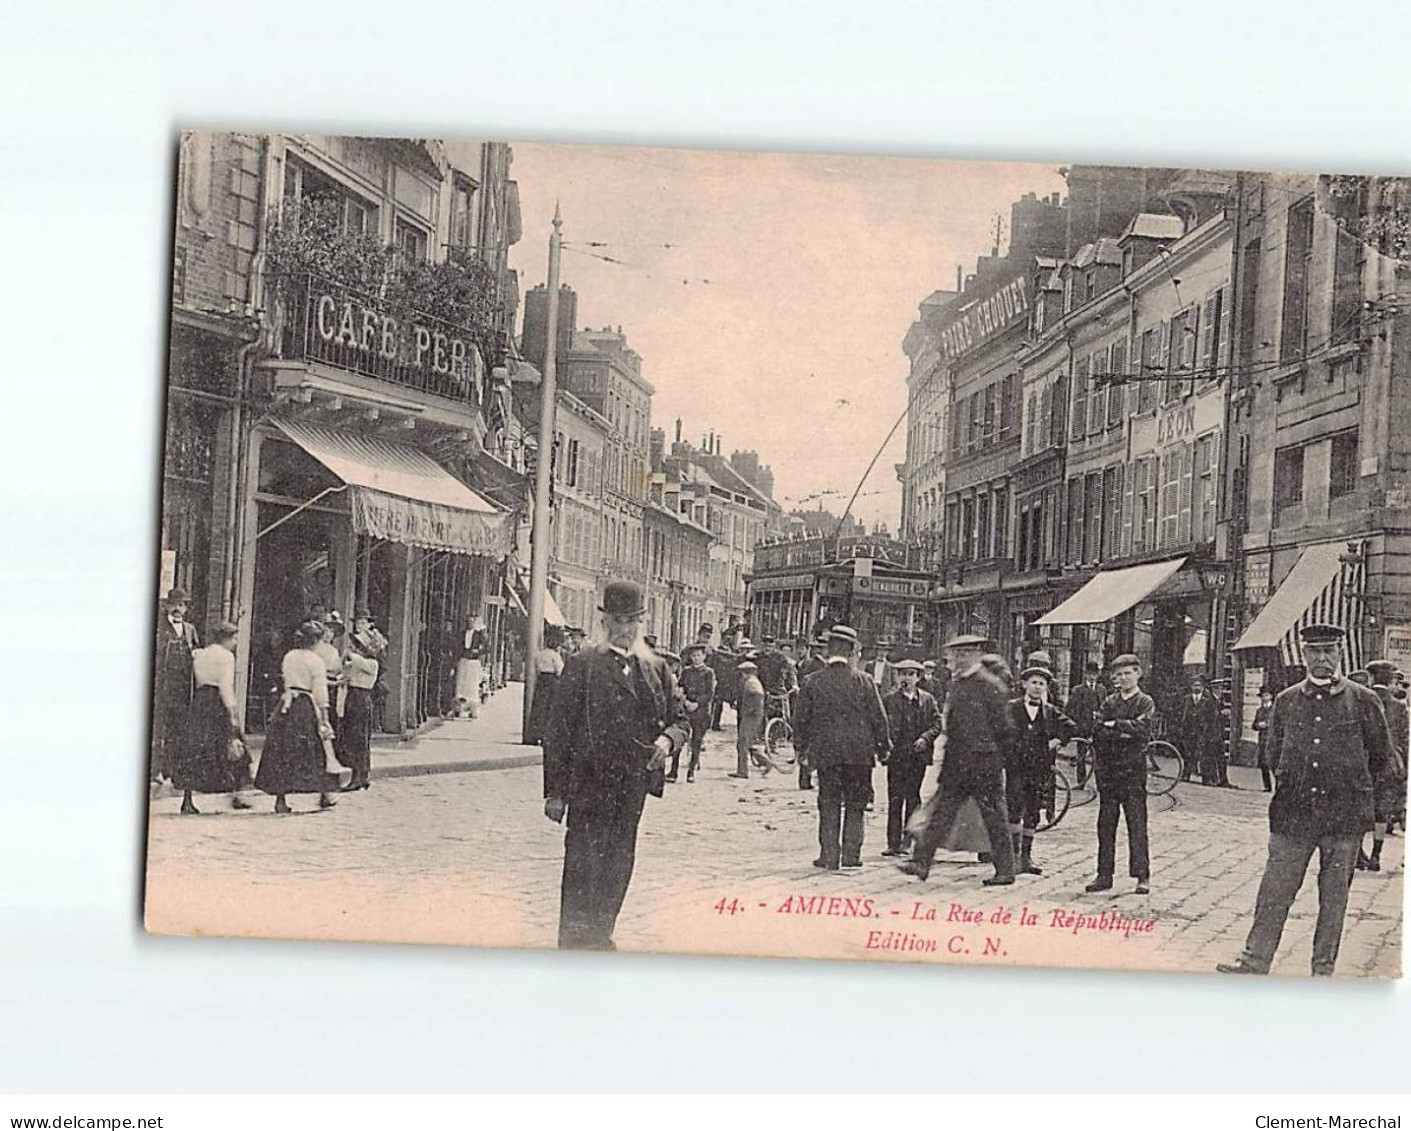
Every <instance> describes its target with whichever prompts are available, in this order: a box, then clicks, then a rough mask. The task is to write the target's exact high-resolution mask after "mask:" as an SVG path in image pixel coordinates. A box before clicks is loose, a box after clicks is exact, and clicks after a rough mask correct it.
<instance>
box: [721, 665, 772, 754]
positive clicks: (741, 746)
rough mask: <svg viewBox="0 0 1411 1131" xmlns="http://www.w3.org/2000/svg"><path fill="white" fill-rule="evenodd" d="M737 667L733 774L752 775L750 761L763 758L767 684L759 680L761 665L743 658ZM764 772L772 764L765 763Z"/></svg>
mask: <svg viewBox="0 0 1411 1131" xmlns="http://www.w3.org/2000/svg"><path fill="white" fill-rule="evenodd" d="M735 671H736V676H735V680H736V685H737V688H738V690H737V692H736V694H737V695H738V698H737V699H736V700H735V772H734V773H733V774H731V775H730V776H731V777H732V778H747V777H749V776H750V763H751V762H762V759H760V757H759V753H758V747H759V744H760V743H761V742H763V741H764V684H762V683H760V682H759V665H758V664H756V663H755V662H754V661H753V660H743V661H741V663H740V665H739V667H738V668H736V669H735ZM762 768H763V770H764V772H765V773H766V774H767V773H768V772H769V769H770V767H769V765H768V764H767V763H763V764H762Z"/></svg>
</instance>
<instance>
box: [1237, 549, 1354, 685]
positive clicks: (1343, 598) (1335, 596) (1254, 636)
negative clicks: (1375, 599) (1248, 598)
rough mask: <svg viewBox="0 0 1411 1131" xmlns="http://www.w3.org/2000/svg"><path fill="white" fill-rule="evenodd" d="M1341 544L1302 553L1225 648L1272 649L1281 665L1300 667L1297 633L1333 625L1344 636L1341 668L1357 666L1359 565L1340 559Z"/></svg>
mask: <svg viewBox="0 0 1411 1131" xmlns="http://www.w3.org/2000/svg"><path fill="white" fill-rule="evenodd" d="M1346 545H1347V543H1346V542H1324V543H1320V544H1319V545H1316V546H1309V547H1307V548H1306V549H1304V551H1303V552H1302V553H1301V554H1300V555H1299V556H1298V561H1297V562H1295V563H1294V566H1293V569H1291V570H1289V572H1288V576H1287V577H1285V578H1284V580H1283V582H1282V583H1281V584H1280V585H1279V588H1278V589H1277V590H1276V591H1275V593H1274V595H1273V596H1272V597H1271V598H1270V599H1269V603H1268V604H1267V605H1265V606H1264V608H1263V609H1261V610H1260V613H1259V615H1258V616H1257V617H1255V618H1254V623H1253V624H1251V625H1250V626H1249V627H1248V628H1247V629H1245V630H1244V634H1243V635H1242V636H1240V638H1239V640H1238V641H1237V642H1236V643H1235V645H1234V647H1233V648H1231V649H1230V650H1231V651H1232V652H1243V651H1250V650H1252V649H1255V648H1271V649H1277V650H1278V653H1279V657H1280V659H1281V660H1282V661H1283V663H1284V664H1285V666H1287V667H1302V666H1303V647H1302V645H1301V643H1300V641H1299V632H1300V630H1302V629H1303V628H1305V627H1307V626H1308V625H1310V624H1335V625H1337V626H1338V627H1339V628H1341V629H1343V630H1344V631H1345V632H1346V633H1347V635H1346V636H1345V637H1344V638H1343V656H1342V659H1343V670H1344V671H1355V670H1356V669H1357V668H1360V667H1361V666H1362V632H1361V623H1362V585H1363V577H1364V572H1365V567H1364V566H1363V564H1362V562H1361V561H1359V560H1350V561H1344V560H1343V557H1344V550H1345V548H1346Z"/></svg>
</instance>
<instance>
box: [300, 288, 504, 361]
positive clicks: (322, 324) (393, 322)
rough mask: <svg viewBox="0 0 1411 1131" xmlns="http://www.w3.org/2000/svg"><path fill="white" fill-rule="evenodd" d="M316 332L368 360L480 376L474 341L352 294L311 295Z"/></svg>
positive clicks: (331, 344)
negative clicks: (402, 317) (398, 315)
mask: <svg viewBox="0 0 1411 1131" xmlns="http://www.w3.org/2000/svg"><path fill="white" fill-rule="evenodd" d="M313 306H314V311H313V313H314V331H315V333H316V334H317V335H318V338H319V339H320V341H321V342H322V343H324V345H325V346H327V347H332V348H341V349H344V350H352V351H355V352H356V353H358V354H362V355H363V356H364V357H366V358H367V359H368V360H369V361H372V362H376V361H378V360H380V361H381V362H383V363H389V364H391V365H395V366H410V367H412V368H414V369H419V370H423V371H430V372H433V373H441V374H445V375H446V376H449V377H453V378H457V379H459V380H461V381H464V382H467V383H468V382H470V381H473V380H474V379H475V377H476V369H477V361H478V360H479V354H478V352H477V351H476V348H475V343H474V342H472V341H470V340H469V339H467V338H462V337H458V336H456V335H455V334H450V333H447V332H446V331H445V330H443V329H441V328H440V327H438V326H434V325H429V324H423V323H421V322H416V321H412V320H410V319H408V320H399V319H397V318H393V317H392V316H391V315H390V314H384V313H382V312H381V311H378V310H376V309H374V308H373V307H370V306H366V305H364V304H362V303H360V302H357V301H355V300H354V299H352V298H348V297H344V296H335V295H332V294H320V295H317V296H316V297H314V298H313Z"/></svg>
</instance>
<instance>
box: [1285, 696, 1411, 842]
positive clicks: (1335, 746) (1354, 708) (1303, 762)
mask: <svg viewBox="0 0 1411 1131" xmlns="http://www.w3.org/2000/svg"><path fill="white" fill-rule="evenodd" d="M1389 750H1390V735H1389V732H1388V731H1387V723H1386V713H1385V711H1383V709H1382V701H1381V700H1380V699H1378V698H1377V694H1376V692H1374V691H1372V690H1371V689H1369V688H1366V687H1362V686H1359V685H1358V684H1356V683H1353V682H1352V681H1351V680H1350V679H1343V678H1341V677H1338V678H1336V679H1334V680H1333V681H1332V683H1330V684H1326V685H1322V686H1320V685H1318V684H1315V683H1313V682H1312V681H1311V680H1308V679H1305V680H1304V681H1303V682H1302V683H1296V684H1294V685H1293V686H1292V687H1289V688H1285V689H1284V690H1283V691H1281V692H1280V693H1279V695H1278V697H1277V698H1276V699H1275V700H1274V711H1273V714H1272V716H1271V717H1270V719H1269V766H1270V768H1271V769H1272V770H1273V771H1274V776H1275V778H1276V779H1277V782H1278V784H1277V785H1276V786H1275V787H1274V799H1273V800H1272V801H1271V802H1270V803H1269V831H1270V832H1273V833H1279V834H1281V835H1283V836H1290V837H1297V838H1298V839H1300V840H1319V839H1321V838H1323V837H1342V838H1356V837H1360V836H1361V835H1362V834H1363V833H1365V832H1367V830H1368V829H1370V828H1371V827H1372V821H1373V816H1374V806H1373V789H1374V783H1375V782H1376V780H1377V775H1378V774H1380V773H1381V771H1382V767H1383V766H1384V765H1385V764H1386V761H1387V757H1388V754H1389Z"/></svg>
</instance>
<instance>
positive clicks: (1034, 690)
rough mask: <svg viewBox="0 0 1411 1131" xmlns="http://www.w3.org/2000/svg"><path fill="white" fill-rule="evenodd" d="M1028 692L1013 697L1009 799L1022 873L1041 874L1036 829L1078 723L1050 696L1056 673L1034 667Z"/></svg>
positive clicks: (1026, 674)
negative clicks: (1059, 756)
mask: <svg viewBox="0 0 1411 1131" xmlns="http://www.w3.org/2000/svg"><path fill="white" fill-rule="evenodd" d="M1019 678H1020V681H1021V683H1022V684H1023V688H1024V692H1023V694H1022V695H1020V696H1019V697H1018V698H1017V699H1011V700H1010V701H1009V712H1010V715H1011V717H1012V720H1013V729H1012V732H1011V733H1012V735H1013V737H1012V739H1011V742H1010V747H1009V750H1008V752H1007V755H1006V757H1005V761H1004V782H1005V802H1006V805H1007V807H1008V809H1009V821H1010V827H1011V828H1012V829H1013V830H1014V854H1015V856H1016V857H1017V858H1018V861H1019V863H1018V870H1019V873H1020V874H1021V875H1031V876H1040V875H1043V869H1041V868H1040V867H1039V866H1038V865H1037V864H1035V863H1034V832H1035V830H1036V829H1037V828H1038V826H1039V812H1040V810H1042V809H1043V808H1044V805H1045V803H1046V801H1047V798H1048V794H1049V790H1050V788H1051V787H1052V785H1053V760H1054V755H1055V754H1056V753H1057V752H1058V751H1059V750H1061V749H1062V748H1063V746H1064V744H1065V743H1067V741H1068V740H1069V739H1070V738H1072V737H1073V730H1074V728H1073V722H1072V720H1071V719H1069V718H1068V716H1067V715H1065V714H1064V713H1063V712H1062V711H1060V710H1059V709H1058V708H1057V707H1055V706H1054V705H1053V704H1052V703H1051V702H1049V699H1048V691H1049V687H1050V685H1051V684H1052V682H1053V673H1052V672H1051V671H1050V670H1049V669H1048V668H1045V667H1039V666H1037V665H1030V666H1029V667H1026V668H1025V669H1024V670H1023V671H1022V672H1021V673H1020V675H1019Z"/></svg>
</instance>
